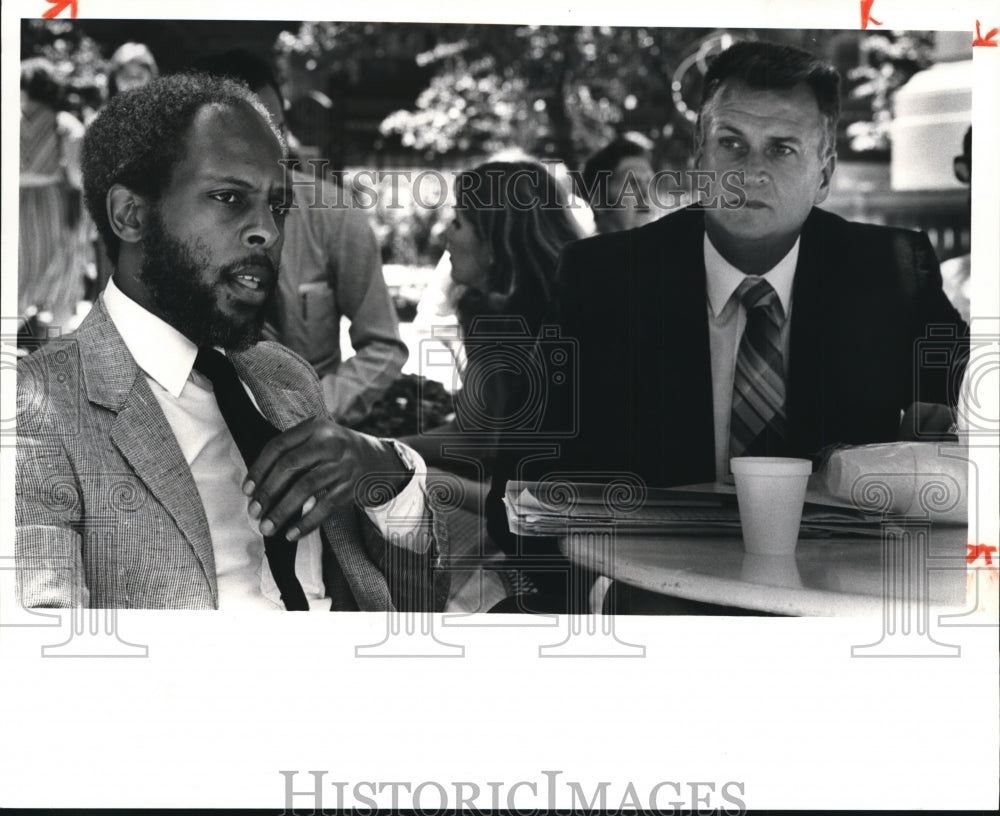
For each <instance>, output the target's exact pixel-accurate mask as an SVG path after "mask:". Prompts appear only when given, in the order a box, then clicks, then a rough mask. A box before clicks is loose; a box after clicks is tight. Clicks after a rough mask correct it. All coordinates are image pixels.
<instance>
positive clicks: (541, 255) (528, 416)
mask: <svg viewBox="0 0 1000 816" xmlns="http://www.w3.org/2000/svg"><path fill="white" fill-rule="evenodd" d="M583 235H584V230H583V227H582V226H581V225H580V223H579V221H578V220H577V218H576V216H575V215H574V213H573V211H572V210H571V209H570V207H569V203H568V196H567V194H566V192H565V191H564V190H563V188H562V187H561V186H560V185H559V183H558V182H557V181H556V179H555V177H554V176H553V175H552V174H551V173H550V172H549V170H548V169H547V168H546V167H545V166H544V165H542V164H540V163H538V162H535V161H531V160H517V161H491V162H487V163H485V164H481V165H479V166H477V167H475V168H473V169H471V170H467V171H464V172H462V173H459V174H458V176H457V177H456V179H455V216H454V219H453V221H452V223H451V224H450V225H449V227H448V229H447V232H446V235H445V237H446V241H447V246H448V253H449V254H450V256H451V277H452V281H453V282H454V287H453V292H452V296H453V298H454V303H455V313H456V315H457V317H458V324H459V329H460V335H461V339H462V341H463V343H462V347H463V349H464V355H463V356H462V357H461V358H460V365H459V372H460V377H461V381H462V387H461V390H460V391H458V392H457V393H456V395H455V418H454V420H453V421H452V422H451V423H449V424H448V425H447V426H446V427H444V428H436V429H434V430H433V431H432V432H430V433H424V434H421V435H417V436H412V437H407V438H405V439H404V440H403V441H405V442H406V443H408V444H409V445H411V446H412V447H414V448H415V449H417V450H418V451H419V452H420V454H421V456H423V458H424V460H425V461H426V462H427V463H428V465H429V466H430V472H429V473H428V485H429V487H430V488H431V489H432V490H433V489H434V488H435V482H436V481H438V482H444V483H450V485H451V487H452V488H453V489H454V488H455V485H456V484H461V492H462V499H463V501H462V509H461V510H459V511H455V512H452V513H451V514H449V518H448V527H449V538H450V540H451V554H452V557H453V559H455V560H456V562H458V561H463V560H465V561H466V563H467V564H468V563H470V561H471V563H473V564H478V567H477V568H473V569H472V570H471V571H470V578H469V580H468V581H466V582H464V583H463V582H462V581H461V580H460V579H459V577H458V575H455V576H453V590H456V589H457V592H456V593H455V596H454V597H453V599H452V601H450V602H449V609H450V610H453V611H454V610H461V611H470V612H471V611H485V610H487V609H491V608H495V609H497V611H517V608H518V607H519V605H521V603H522V602H521V598H522V597H525V596H527V595H531V596H533V597H534V596H537V595H538V593H537V591H536V584H537V583H538V582H537V581H533V580H532V576H533V573H528V572H527V571H525V570H519V569H514V568H513V567H515V566H516V563H515V562H513V561H510V560H508V559H503V558H502V554H501V553H500V551H499V550H498V549H497V547H496V546H495V544H494V543H492V542H491V541H490V540H489V539H488V538H487V537H486V531H485V523H486V519H485V514H484V511H485V510H486V509H487V501H486V495H487V491H488V488H489V484H490V478H491V469H492V465H493V459H494V457H493V451H494V450H495V443H496V442H497V441H498V440H501V439H502V437H503V435H504V434H505V433H516V432H518V431H524V430H526V429H527V428H529V427H530V426H531V423H532V422H533V420H534V419H535V417H536V414H537V411H538V410H540V409H541V407H542V405H543V404H544V393H540V391H539V388H537V387H533V386H541V387H544V386H545V382H539V380H538V377H539V374H540V369H539V368H538V367H537V366H536V365H535V364H534V362H533V360H534V357H533V355H534V341H535V339H536V338H537V336H538V334H539V331H540V330H541V327H542V323H543V320H544V319H545V317H546V315H547V314H548V311H549V306H550V303H551V301H552V297H553V293H554V289H555V283H556V266H557V263H558V259H559V253H560V251H561V250H562V248H563V246H564V245H565V244H567V243H569V242H570V241H574V240H576V239H577V238H581V237H583ZM542 376H543V377H544V375H542ZM539 400H542V402H539ZM445 443H451V444H452V445H454V446H456V447H457V448H459V449H461V448H463V447H464V448H465V451H461V450H459V451H458V453H457V457H456V455H455V453H454V452H453V454H452V455H451V456H448V457H446V456H444V455H443V453H442V447H443V445H444V444H445ZM462 456H468V457H470V458H471V459H477V460H478V462H475V461H469V460H464V459H462V458H458V457H462ZM442 471H447V472H448V473H442ZM459 476H462V477H465V478H462V479H461V481H460V482H459V481H457V480H458V477H459ZM444 489H445V491H446V492H447V488H444ZM497 543H500V544H501V546H503V545H504V544H506V543H507V542H506V541H503V542H497ZM494 562H495V563H494ZM533 565H534V562H533ZM542 580H544V577H543V578H542ZM466 591H467V592H468V593H469V594H470V597H468V598H466V597H464V596H465V594H466ZM547 594H548V593H546V596H547ZM504 599H506V600H504Z"/></svg>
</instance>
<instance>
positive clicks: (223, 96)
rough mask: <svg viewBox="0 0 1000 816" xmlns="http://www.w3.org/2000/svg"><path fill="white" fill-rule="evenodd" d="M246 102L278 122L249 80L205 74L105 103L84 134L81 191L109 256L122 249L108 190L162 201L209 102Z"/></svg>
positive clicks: (172, 79)
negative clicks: (246, 82)
mask: <svg viewBox="0 0 1000 816" xmlns="http://www.w3.org/2000/svg"><path fill="white" fill-rule="evenodd" d="M213 104H214V105H225V106H232V107H238V106H240V105H246V106H248V107H250V108H252V109H253V110H255V111H256V112H257V113H259V114H260V115H261V116H262V117H263V118H264V120H265V121H266V122H267V123H268V125H269V127H270V128H271V131H272V132H273V133H274V136H275V138H276V139H277V140H278V142H279V143H280V144H281V149H282V153H285V152H287V148H286V145H285V142H284V139H282V137H281V134H280V133H279V132H278V131H277V129H276V128H275V127H274V123H273V122H272V121H271V117H270V116H269V115H268V113H267V110H266V109H265V108H264V106H263V105H262V104H261V103H260V100H259V99H257V97H256V96H254V95H253V94H252V93H250V91H249V90H248V89H247V87H246V86H245V85H242V84H240V83H238V82H234V81H232V80H228V79H221V78H219V77H211V76H208V75H206V74H196V73H189V74H177V75H174V76H168V77H163V78H161V79H156V80H154V81H153V82H151V83H149V84H148V85H145V86H143V87H142V88H137V89H135V90H133V91H127V92H126V93H122V94H118V95H117V96H115V97H114V98H112V99H111V100H110V101H109V102H108V104H107V105H106V106H105V107H104V109H103V110H102V111H101V113H100V114H99V115H98V117H97V118H96V119H95V120H94V122H93V123H92V124H91V125H90V127H89V128H88V129H87V133H86V135H85V136H84V139H83V158H82V164H83V193H84V197H85V199H86V202H87V209H88V211H89V212H90V216H91V218H93V219H94V223H95V224H96V225H97V229H98V231H99V232H100V234H101V238H102V239H103V240H104V245H105V248H106V249H107V252H108V258H109V259H110V260H111V262H112V263H113V264H117V263H118V253H119V250H120V248H121V244H120V241H119V239H118V236H117V235H116V234H115V232H114V230H113V229H112V228H111V222H110V221H109V220H108V211H107V198H108V191H109V190H110V189H111V187H112V186H113V185H115V184H121V185H122V186H124V187H127V188H128V189H129V190H131V191H132V192H134V193H137V194H139V195H142V196H144V197H146V198H148V199H149V200H150V201H154V202H155V201H158V200H159V198H160V195H161V194H162V193H163V191H164V190H165V189H166V187H167V186H168V185H169V184H170V176H171V173H172V172H173V169H174V167H175V166H176V165H177V163H178V162H179V161H180V160H181V159H182V158H183V157H184V150H185V144H186V139H185V136H186V135H187V132H188V129H189V128H190V126H191V122H192V120H193V119H194V117H195V114H197V113H198V111H199V110H201V108H203V107H204V106H205V105H213Z"/></svg>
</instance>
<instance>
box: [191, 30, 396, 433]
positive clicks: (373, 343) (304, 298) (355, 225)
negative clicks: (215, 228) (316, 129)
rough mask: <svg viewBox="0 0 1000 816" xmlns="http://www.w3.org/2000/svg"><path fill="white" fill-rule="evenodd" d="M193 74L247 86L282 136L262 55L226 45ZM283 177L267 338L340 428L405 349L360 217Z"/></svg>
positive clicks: (308, 178)
mask: <svg viewBox="0 0 1000 816" xmlns="http://www.w3.org/2000/svg"><path fill="white" fill-rule="evenodd" d="M192 68H193V69H194V70H197V71H203V72H205V73H209V74H213V75H215V76H224V77H228V78H230V79H236V80H239V81H242V82H244V83H246V84H247V85H248V86H249V87H250V90H251V91H253V92H254V93H255V94H256V95H257V96H258V97H259V98H260V100H261V102H262V103H263V104H264V107H265V108H267V110H268V112H269V113H270V114H271V117H272V118H273V119H274V122H275V124H276V125H277V126H278V128H279V129H280V130H282V131H283V132H284V131H286V130H287V127H286V123H285V104H284V98H283V96H282V93H281V87H280V85H279V83H278V79H277V76H276V75H275V72H274V69H273V67H272V66H271V64H270V62H269V61H268V60H267V59H265V58H264V57H262V56H260V55H258V54H254V53H252V52H250V51H247V50H246V49H234V50H231V51H227V52H224V53H220V54H212V55H207V56H205V57H202V58H201V59H199V60H197V61H196V62H195V64H194V65H193V66H192ZM316 172H317V173H319V172H320V170H319V169H318V168H317V169H316ZM291 181H292V185H293V197H294V205H293V207H292V208H291V210H289V213H288V217H287V218H286V220H285V248H284V252H283V255H282V268H283V270H284V274H283V275H282V277H281V279H280V281H279V285H278V291H277V293H276V297H275V298H274V300H273V302H272V307H273V308H272V309H271V310H270V313H269V314H268V323H267V326H266V327H265V337H266V338H267V339H270V340H277V341H278V342H281V343H283V344H284V345H286V346H287V347H288V348H290V349H292V350H293V351H295V352H298V353H299V354H301V355H302V356H303V357H305V358H306V360H308V361H309V363H310V364H311V365H312V366H313V368H314V369H316V373H317V374H318V375H319V377H320V383H321V385H322V387H323V398H324V400H325V402H326V406H327V409H328V410H329V411H330V412H331V413H332V414H333V416H334V418H335V419H337V421H338V422H340V423H341V424H344V425H355V424H357V423H358V422H360V421H361V420H363V419H364V418H365V417H366V416H367V415H368V414H369V412H370V411H371V408H372V405H374V403H375V402H376V401H377V400H378V399H379V397H381V396H382V394H383V393H384V392H385V390H386V389H387V388H388V387H389V386H390V385H391V384H392V383H393V381H394V380H395V379H396V378H397V377H398V376H399V373H400V371H401V370H402V368H403V364H404V363H405V362H406V359H407V356H408V351H407V348H406V345H405V344H404V343H403V341H402V339H401V337H400V335H399V320H398V318H397V316H396V310H395V307H394V306H393V303H392V298H391V297H390V296H389V290H388V288H387V287H386V284H385V279H384V278H383V277H382V256H381V252H380V250H379V246H378V241H377V240H376V238H375V233H374V232H373V230H372V227H371V224H370V223H369V221H368V216H367V215H365V213H363V212H362V211H361V210H360V209H358V208H357V207H355V206H354V205H353V203H352V202H351V200H350V196H349V195H347V194H346V193H345V192H344V191H343V190H341V189H340V188H338V187H337V185H335V184H334V182H333V181H331V180H330V179H325V178H314V177H313V175H311V174H305V173H302V172H299V171H298V170H294V171H293V172H292V178H291ZM342 317H346V318H347V319H348V320H349V321H350V322H351V325H350V338H351V345H352V346H353V347H354V356H353V357H350V358H349V359H347V360H344V359H343V358H342V356H341V349H340V321H341V318H342Z"/></svg>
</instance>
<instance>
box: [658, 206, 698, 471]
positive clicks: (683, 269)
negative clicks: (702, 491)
mask: <svg viewBox="0 0 1000 816" xmlns="http://www.w3.org/2000/svg"><path fill="white" fill-rule="evenodd" d="M660 225H663V226H668V225H669V226H670V227H671V228H670V229H669V230H667V231H666V232H665V233H660V234H651V236H650V237H651V240H650V241H649V242H648V244H649V250H650V251H651V252H658V253H659V257H657V258H656V259H655V261H653V262H647V269H651V270H655V274H653V275H652V276H649V279H648V281H647V287H646V289H647V296H648V297H649V298H651V300H650V302H652V303H660V304H662V306H661V309H662V311H660V314H661V319H660V320H659V321H656V322H655V324H654V326H653V327H652V332H653V337H652V341H651V343H650V345H649V346H648V348H651V349H653V350H654V360H653V361H651V362H654V363H655V365H654V366H652V367H649V368H648V370H647V373H646V375H645V378H644V379H643V381H644V382H649V383H650V386H649V387H656V388H658V389H659V393H657V394H651V395H648V396H649V397H652V399H651V400H650V401H649V402H648V404H650V405H656V406H659V408H658V412H659V416H657V417H653V416H649V417H646V418H645V424H644V425H643V427H654V428H655V427H661V428H663V433H664V436H665V444H666V445H667V446H668V449H669V453H668V455H667V456H665V457H661V458H662V459H663V463H662V466H663V467H665V468H666V473H664V474H663V476H664V478H665V479H667V480H669V482H671V483H676V482H677V481H678V479H679V480H680V481H685V482H690V481H692V480H706V481H711V480H712V479H714V478H715V456H714V451H715V430H714V427H715V426H714V420H713V412H712V366H711V355H710V349H709V339H708V320H707V318H706V308H707V307H706V287H705V258H704V248H703V242H704V236H705V224H704V214H703V212H702V211H701V210H700V209H698V208H696V207H695V208H688V209H686V210H682V211H680V212H678V213H677V214H676V215H675V216H674V217H670V216H668V217H667V218H666V219H663V220H662V221H660V222H657V223H656V224H654V225H652V226H654V227H656V226H660ZM647 275H648V272H647ZM653 371H660V372H662V373H661V375H660V376H658V377H653V376H652V372H653ZM654 380H655V381H656V382H655V386H654V384H653V382H652V381H654ZM695 474H696V475H695Z"/></svg>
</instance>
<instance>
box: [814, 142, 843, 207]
mask: <svg viewBox="0 0 1000 816" xmlns="http://www.w3.org/2000/svg"><path fill="white" fill-rule="evenodd" d="M836 169H837V154H836V153H831V154H830V155H829V156H828V157H827V159H826V164H824V165H823V169H822V170H821V171H820V186H819V189H818V190H817V191H816V198H815V199H814V200H813V204H822V203H823V202H824V201H826V197H827V196H828V195H830V182H831V181H832V180H833V171H834V170H836Z"/></svg>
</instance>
